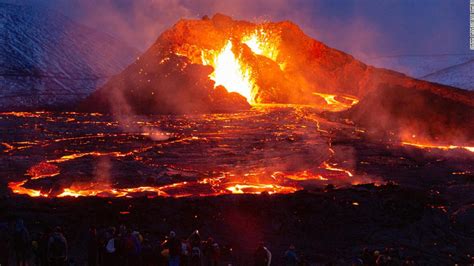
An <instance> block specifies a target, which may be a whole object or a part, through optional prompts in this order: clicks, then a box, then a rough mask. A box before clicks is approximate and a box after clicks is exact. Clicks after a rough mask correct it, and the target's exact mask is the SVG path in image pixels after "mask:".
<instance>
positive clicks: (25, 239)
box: [13, 219, 31, 265]
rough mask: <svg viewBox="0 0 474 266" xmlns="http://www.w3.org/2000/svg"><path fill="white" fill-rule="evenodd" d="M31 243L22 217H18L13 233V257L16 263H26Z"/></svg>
mask: <svg viewBox="0 0 474 266" xmlns="http://www.w3.org/2000/svg"><path fill="white" fill-rule="evenodd" d="M30 244H31V238H30V233H29V232H28V229H26V226H25V224H24V222H23V220H22V219H18V220H17V221H16V224H15V231H14V234H13V247H14V249H15V258H16V264H17V265H27V264H28V255H29V249H30Z"/></svg>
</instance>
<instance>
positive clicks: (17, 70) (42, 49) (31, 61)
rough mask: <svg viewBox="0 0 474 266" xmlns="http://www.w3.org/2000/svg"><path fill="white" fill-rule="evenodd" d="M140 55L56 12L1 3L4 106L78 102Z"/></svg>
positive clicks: (0, 78)
mask: <svg viewBox="0 0 474 266" xmlns="http://www.w3.org/2000/svg"><path fill="white" fill-rule="evenodd" d="M136 53H137V52H136V50H135V49H133V48H131V47H128V46H127V45H124V44H123V43H120V42H119V41H118V40H116V39H114V38H112V37H110V36H107V35H106V34H103V33H99V32H96V31H94V30H92V29H89V28H87V27H84V26H81V25H79V24H77V23H75V22H73V21H71V20H70V19H68V18H67V17H65V16H63V15H61V14H58V13H55V12H53V11H49V10H43V9H38V8H33V7H29V6H17V5H11V4H2V3H0V88H1V90H0V108H1V109H3V110H7V109H25V108H26V109H28V108H38V107H54V106H58V105H63V104H67V103H69V102H76V101H77V100H79V99H82V98H84V97H85V96H87V95H89V94H90V93H91V92H92V91H93V90H94V89H95V88H96V87H97V86H98V85H101V84H102V83H103V82H104V81H105V80H106V79H107V78H108V77H109V76H111V75H113V74H115V73H117V72H119V71H120V70H121V69H122V68H123V67H124V66H126V65H127V64H128V63H130V62H131V61H132V60H133V58H134V57H135V56H134V55H135V54H136Z"/></svg>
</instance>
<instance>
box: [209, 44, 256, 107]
mask: <svg viewBox="0 0 474 266" xmlns="http://www.w3.org/2000/svg"><path fill="white" fill-rule="evenodd" d="M207 58H209V59H206V58H205V57H203V63H204V64H205V65H211V66H212V67H213V68H214V72H213V73H212V74H211V76H210V78H211V79H212V80H214V81H215V85H216V86H219V85H222V86H224V87H226V89H227V90H228V91H229V92H237V93H239V94H240V95H242V96H244V97H245V98H246V99H247V101H248V102H249V103H253V102H254V92H255V86H256V85H255V82H254V81H253V80H252V72H251V68H250V67H248V66H246V65H244V64H243V63H242V61H241V60H240V59H239V58H238V57H237V56H236V55H235V54H234V51H233V44H232V42H231V41H228V42H227V44H226V45H225V46H224V48H223V49H222V50H220V51H218V52H215V53H212V54H211V55H210V56H208V57H207Z"/></svg>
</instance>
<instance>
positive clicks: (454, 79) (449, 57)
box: [364, 53, 474, 90]
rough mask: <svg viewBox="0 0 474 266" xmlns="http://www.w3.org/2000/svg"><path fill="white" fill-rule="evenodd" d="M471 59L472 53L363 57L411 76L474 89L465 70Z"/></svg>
mask: <svg viewBox="0 0 474 266" xmlns="http://www.w3.org/2000/svg"><path fill="white" fill-rule="evenodd" d="M473 60H474V54H472V53H471V54H469V53H468V54H444V55H443V54H441V55H398V56H380V57H372V58H365V59H364V61H365V62H366V63H367V64H370V65H373V66H376V67H381V68H387V69H392V70H395V71H398V72H401V73H404V74H407V75H409V76H412V77H416V78H420V79H423V80H427V81H432V82H437V83H440V84H444V85H448V86H454V87H458V88H462V89H467V90H472V89H474V81H473V79H472V78H471V77H470V76H472V75H469V71H467V70H468V69H469V67H468V66H466V64H469V62H472V61H473ZM471 64H472V63H471ZM458 66H459V67H458ZM458 71H459V72H458ZM470 73H472V72H470Z"/></svg>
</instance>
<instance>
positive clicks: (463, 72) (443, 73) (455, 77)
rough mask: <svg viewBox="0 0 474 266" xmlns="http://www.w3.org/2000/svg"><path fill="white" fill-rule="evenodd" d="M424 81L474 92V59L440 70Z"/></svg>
mask: <svg viewBox="0 0 474 266" xmlns="http://www.w3.org/2000/svg"><path fill="white" fill-rule="evenodd" d="M422 79H424V80H428V81H432V82H436V83H441V84H449V85H451V86H454V87H458V88H463V89H466V90H474V59H471V60H470V61H467V62H464V63H462V64H458V65H454V66H451V67H447V68H444V69H441V70H438V71H436V72H433V73H431V74H429V75H426V76H423V77H422Z"/></svg>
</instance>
